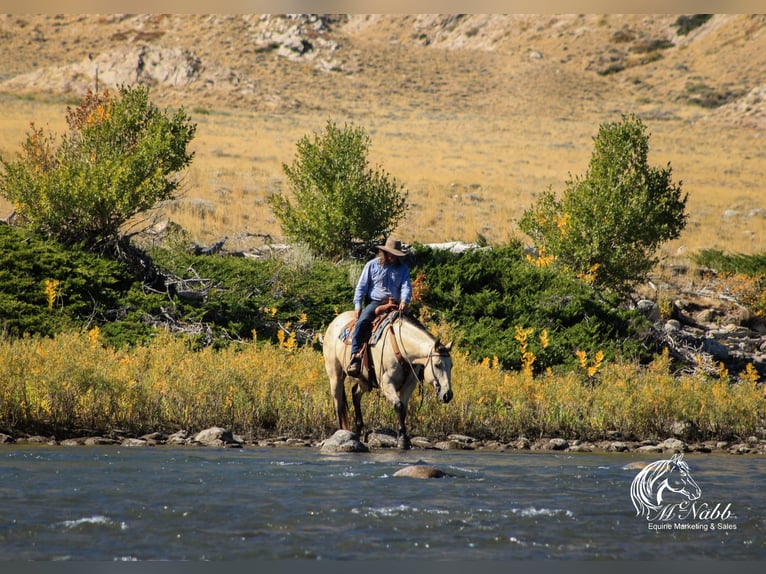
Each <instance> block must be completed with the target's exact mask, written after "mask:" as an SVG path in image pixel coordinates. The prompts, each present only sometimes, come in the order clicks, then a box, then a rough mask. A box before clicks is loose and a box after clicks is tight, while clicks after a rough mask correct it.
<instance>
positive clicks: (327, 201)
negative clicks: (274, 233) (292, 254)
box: [269, 120, 407, 258]
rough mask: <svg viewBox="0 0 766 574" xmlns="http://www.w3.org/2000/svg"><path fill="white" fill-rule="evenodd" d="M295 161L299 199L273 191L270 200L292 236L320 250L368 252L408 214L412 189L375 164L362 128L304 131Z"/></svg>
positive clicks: (293, 181) (288, 168) (288, 170)
mask: <svg viewBox="0 0 766 574" xmlns="http://www.w3.org/2000/svg"><path fill="white" fill-rule="evenodd" d="M297 147H298V152H297V155H296V157H295V160H294V161H293V163H292V164H291V165H287V164H283V169H284V172H285V174H286V176H287V180H288V184H289V187H290V190H291V191H292V194H293V197H294V200H295V203H294V204H293V203H291V202H290V201H289V200H288V199H287V197H285V196H284V195H281V194H274V195H272V196H271V197H270V199H269V203H270V205H271V209H272V211H273V212H274V215H275V216H276V217H277V219H278V220H279V222H280V224H281V225H282V230H283V231H284V233H285V235H287V236H288V237H289V238H290V239H292V240H294V241H297V242H301V243H305V244H306V245H308V247H309V249H311V251H313V252H314V253H315V254H317V255H321V256H325V257H329V258H342V257H345V256H348V255H354V254H359V253H366V252H367V250H368V249H370V248H371V247H372V246H374V245H375V244H378V243H380V242H381V241H382V240H384V239H385V238H386V237H387V236H388V235H389V234H390V233H391V232H392V231H393V230H394V229H395V228H396V225H397V223H398V222H399V221H400V220H401V219H402V218H403V217H404V215H405V210H406V201H407V195H406V192H404V191H403V186H402V185H400V184H399V183H398V182H397V181H396V179H395V178H390V177H389V175H388V174H387V173H386V172H384V171H382V170H380V169H379V168H378V169H371V168H370V167H369V164H368V160H367V154H368V150H369V147H370V138H369V136H368V135H367V134H366V132H365V131H364V129H363V128H361V127H354V126H353V125H352V126H349V125H345V126H344V127H343V129H340V128H338V127H337V126H336V125H335V123H334V122H332V121H330V120H328V122H327V126H326V129H325V132H324V134H323V135H321V136H320V135H318V134H314V137H313V139H311V138H309V137H308V136H304V137H303V138H301V140H300V141H299V142H298V144H297Z"/></svg>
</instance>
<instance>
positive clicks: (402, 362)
mask: <svg viewBox="0 0 766 574" xmlns="http://www.w3.org/2000/svg"><path fill="white" fill-rule="evenodd" d="M396 319H400V321H399V338H400V339H401V338H402V334H401V331H402V325H403V324H404V322H403V321H402V320H401V317H396V318H394V319H393V320H392V321H391V322H390V323H389V325H388V330H389V332H390V333H391V347H392V350H393V351H394V356H395V357H396V360H397V361H398V362H399V364H400V365H401V366H403V367H404V366H408V367H409V368H410V372H411V373H412V374H413V375H415V378H416V379H417V380H418V387H420V399H421V404H422V401H423V379H421V378H420V377H418V374H417V373H416V372H415V369H414V367H413V366H412V361H410V360H409V359H408V358H407V357H405V356H404V355H403V354H402V352H401V350H400V349H399V344H398V343H397V342H396V333H395V331H394V325H393V324H394V321H395V320H396ZM437 342H438V341H434V346H433V349H432V350H431V352H430V353H428V361H427V363H426V365H425V366H424V367H423V368H424V369H425V368H426V367H428V366H430V367H431V374H432V375H433V378H434V379H436V369H435V368H434V357H449V351H447V352H446V353H445V352H441V351H437V350H436V344H437ZM424 378H425V377H424Z"/></svg>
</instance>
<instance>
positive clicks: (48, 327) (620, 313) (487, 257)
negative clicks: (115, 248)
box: [0, 226, 642, 370]
mask: <svg viewBox="0 0 766 574" xmlns="http://www.w3.org/2000/svg"><path fill="white" fill-rule="evenodd" d="M0 245H1V246H2V258H3V259H2V265H1V266H0V293H2V296H1V297H0V320H2V326H3V327H2V328H3V331H4V332H5V333H6V334H7V335H10V336H14V337H18V336H21V335H24V334H29V335H45V336H50V335H53V334H54V333H56V332H60V331H64V330H67V329H72V328H91V327H93V326H95V325H98V326H99V327H100V329H101V336H102V338H103V339H104V342H105V343H107V344H110V345H114V346H117V347H121V346H124V345H128V344H136V343H143V342H146V341H147V340H148V339H149V338H150V337H151V336H152V335H153V334H154V333H156V328H155V325H156V324H158V323H160V322H164V323H166V324H167V323H168V322H172V323H174V324H175V325H178V326H183V325H188V326H191V325H197V326H202V327H204V329H203V331H204V333H203V332H200V333H199V334H198V335H196V337H197V339H198V344H199V345H211V344H212V345H213V346H218V347H222V346H226V345H227V343H228V342H229V341H232V340H239V339H242V340H249V339H251V338H252V337H253V334H254V333H255V336H256V337H257V338H258V339H259V340H272V341H276V340H277V338H278V332H279V330H281V329H285V328H286V329H287V330H289V331H290V332H294V331H295V332H297V334H298V340H297V343H298V344H304V345H313V346H318V337H317V335H319V334H321V333H322V332H323V331H324V329H325V328H326V326H327V325H328V324H329V322H330V321H331V320H332V319H333V318H334V317H335V316H336V315H337V314H338V313H340V312H342V311H344V310H347V309H350V308H351V305H352V303H351V302H352V298H353V283H352V281H351V280H350V278H349V277H350V275H351V274H352V273H353V270H354V266H355V265H356V263H355V262H352V261H346V262H344V263H332V262H329V261H326V260H321V259H317V260H313V261H312V262H311V263H310V264H307V265H299V264H295V263H291V262H289V261H286V260H283V259H281V258H278V257H272V258H266V259H262V260H253V259H246V258H239V257H227V256H200V255H193V254H190V253H182V252H178V251H171V250H164V249H156V250H154V251H153V252H152V258H153V261H154V264H155V265H157V266H158V267H159V268H161V269H162V270H164V272H165V273H166V274H167V275H168V276H172V277H179V278H183V277H184V276H187V277H191V276H194V277H201V278H210V279H211V280H212V282H211V285H210V287H209V288H208V289H207V296H206V297H204V298H202V299H200V300H189V299H186V298H184V297H181V296H179V294H178V293H177V292H176V291H174V290H173V289H172V288H168V289H167V290H166V292H164V293H163V292H156V290H151V289H147V287H146V286H145V285H144V283H143V281H142V280H141V278H138V277H134V276H132V275H131V274H130V272H129V271H128V270H127V268H126V267H125V265H124V264H121V263H119V262H116V261H114V260H112V259H108V258H105V257H102V256H98V255H95V254H92V253H88V252H87V251H84V250H82V249H78V248H76V247H66V246H63V245H61V244H59V243H57V242H55V241H52V240H44V239H41V238H39V237H37V236H35V235H34V234H32V233H30V232H28V231H25V230H23V229H19V228H14V227H11V226H0ZM411 263H412V267H413V269H412V272H413V276H415V275H418V274H420V275H421V276H422V277H423V280H424V282H425V284H426V285H427V293H426V294H425V295H424V296H423V298H422V300H421V301H420V302H418V303H417V304H415V306H414V307H413V310H414V312H416V313H420V312H421V311H422V309H423V307H424V306H425V307H427V308H428V311H429V313H430V315H431V317H432V318H433V319H435V320H440V321H442V322H444V323H447V324H449V325H450V326H452V328H453V329H454V331H455V333H456V334H457V336H458V338H459V340H458V341H457V342H458V343H459V345H460V346H461V348H463V349H464V350H468V351H470V353H471V356H472V357H474V358H476V359H477V360H481V359H482V358H483V357H497V358H498V360H499V361H500V363H501V364H502V365H503V366H504V367H506V368H512V369H518V368H519V367H520V364H521V355H520V349H519V345H518V344H517V342H516V341H515V340H514V335H515V329H516V327H521V328H524V329H530V328H531V329H533V330H534V332H535V335H534V336H533V337H531V338H530V345H531V351H532V352H534V353H535V355H536V356H537V361H536V365H535V367H536V368H537V369H539V370H543V369H545V368H547V367H556V366H557V365H572V364H574V363H575V361H576V357H575V354H574V353H575V351H578V350H582V351H585V352H587V353H589V354H592V353H594V352H596V351H598V350H601V351H603V352H604V353H605V355H606V356H607V358H611V357H615V356H617V355H622V356H625V357H629V358H634V357H637V356H638V355H639V354H640V352H641V349H642V346H641V343H640V340H639V337H638V335H639V333H640V330H641V328H642V322H641V318H640V316H638V315H636V313H635V312H634V311H629V310H626V309H624V308H622V307H620V305H619V302H618V300H617V299H616V298H614V297H612V298H607V299H604V298H601V297H599V296H597V294H596V293H595V292H594V291H593V290H592V289H591V288H589V287H587V286H586V285H584V284H583V283H581V282H579V281H577V280H575V279H572V278H571V277H569V276H567V275H566V274H565V273H563V272H561V271H560V270H556V269H553V268H539V267H536V266H535V265H533V264H531V263H530V262H529V261H528V260H527V259H526V258H525V257H524V255H523V253H522V249H521V246H520V244H518V243H511V244H509V245H506V246H499V247H495V248H493V249H484V250H482V249H479V250H475V251H472V252H468V253H465V254H454V253H450V252H446V251H439V250H432V249H430V248H428V247H425V246H417V247H416V248H415V250H414V253H413V257H412V261H411ZM192 270H193V272H192ZM54 279H58V280H60V284H59V288H58V292H57V294H56V301H55V305H54V306H53V308H49V305H48V301H47V299H46V292H45V286H46V280H54ZM418 306H420V308H419V307H418ZM544 329H545V330H547V331H548V333H549V339H550V345H548V346H547V347H546V348H542V346H541V344H540V341H539V335H540V334H541V333H542V331H543V330H544ZM190 332H191V330H190ZM210 337H212V339H210Z"/></svg>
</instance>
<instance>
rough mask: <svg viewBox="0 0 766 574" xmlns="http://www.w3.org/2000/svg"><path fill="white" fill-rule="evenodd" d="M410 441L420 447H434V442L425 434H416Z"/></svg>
mask: <svg viewBox="0 0 766 574" xmlns="http://www.w3.org/2000/svg"><path fill="white" fill-rule="evenodd" d="M410 442H411V443H412V446H416V447H418V448H434V443H432V442H431V441H430V440H429V439H427V438H426V437H424V436H414V437H412V438H411V439H410Z"/></svg>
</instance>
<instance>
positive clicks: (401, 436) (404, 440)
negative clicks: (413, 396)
mask: <svg viewBox="0 0 766 574" xmlns="http://www.w3.org/2000/svg"><path fill="white" fill-rule="evenodd" d="M394 411H395V412H396V416H397V418H398V419H399V429H398V432H397V439H396V446H398V447H399V448H400V449H402V450H407V449H410V448H412V443H411V442H410V437H409V436H407V426H406V425H405V424H404V419H405V418H406V417H407V403H403V402H402V401H396V403H394Z"/></svg>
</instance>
